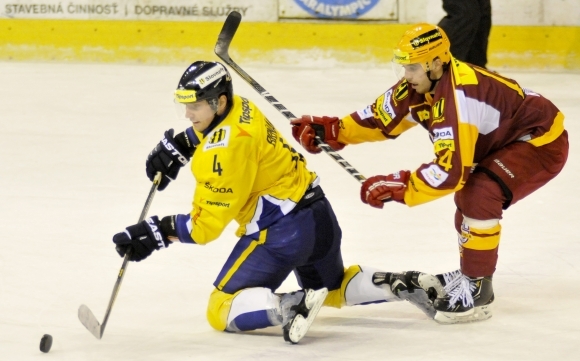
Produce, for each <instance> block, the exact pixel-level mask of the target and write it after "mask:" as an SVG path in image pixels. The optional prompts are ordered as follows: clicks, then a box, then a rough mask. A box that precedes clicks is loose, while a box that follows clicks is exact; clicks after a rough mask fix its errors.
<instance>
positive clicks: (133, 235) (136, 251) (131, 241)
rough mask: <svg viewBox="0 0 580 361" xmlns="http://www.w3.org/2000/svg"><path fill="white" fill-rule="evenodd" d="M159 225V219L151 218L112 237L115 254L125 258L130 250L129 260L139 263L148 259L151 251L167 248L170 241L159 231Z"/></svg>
mask: <svg viewBox="0 0 580 361" xmlns="http://www.w3.org/2000/svg"><path fill="white" fill-rule="evenodd" d="M160 223H161V222H159V218H157V216H153V217H151V218H148V219H146V220H144V221H143V222H141V223H137V224H134V225H132V226H129V227H127V230H126V231H125V232H121V233H117V234H116V235H114V236H113V242H114V243H115V244H116V245H117V247H116V248H117V253H119V255H120V256H121V257H125V253H127V252H128V251H129V249H130V248H132V249H133V253H132V254H131V258H130V260H131V261H136V262H139V261H141V260H144V259H145V258H147V257H149V255H150V254H151V253H153V251H155V250H158V249H161V248H167V247H168V246H169V244H171V241H170V240H168V239H167V236H165V235H164V234H163V232H162V231H161V225H160Z"/></svg>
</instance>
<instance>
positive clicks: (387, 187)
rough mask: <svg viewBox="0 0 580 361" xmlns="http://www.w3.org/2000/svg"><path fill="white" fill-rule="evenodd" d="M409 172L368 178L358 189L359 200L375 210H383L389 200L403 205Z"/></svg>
mask: <svg viewBox="0 0 580 361" xmlns="http://www.w3.org/2000/svg"><path fill="white" fill-rule="evenodd" d="M410 175H411V172H409V171H408V170H402V171H400V172H397V173H393V174H389V175H376V176H374V177H370V178H368V179H367V180H366V181H365V182H364V183H363V184H362V187H361V189H360V199H361V200H362V201H363V203H366V204H368V205H370V206H372V207H375V208H383V205H384V202H389V201H391V200H393V201H396V202H400V203H404V198H405V189H406V188H407V182H408V181H409V176H410Z"/></svg>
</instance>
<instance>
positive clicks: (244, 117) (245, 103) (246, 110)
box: [240, 98, 252, 124]
mask: <svg viewBox="0 0 580 361" xmlns="http://www.w3.org/2000/svg"><path fill="white" fill-rule="evenodd" d="M250 110H251V109H250V101H249V100H248V99H246V98H242V114H241V115H240V123H245V124H250V121H251V120H252V117H251V116H250Z"/></svg>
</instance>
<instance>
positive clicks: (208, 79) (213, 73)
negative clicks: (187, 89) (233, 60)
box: [193, 64, 227, 89]
mask: <svg viewBox="0 0 580 361" xmlns="http://www.w3.org/2000/svg"><path fill="white" fill-rule="evenodd" d="M226 74H227V71H226V68H224V67H223V65H221V64H217V66H215V67H213V68H211V69H209V70H208V71H206V72H204V73H202V74H201V75H200V76H198V77H197V78H195V79H194V80H193V81H194V82H195V83H197V84H199V88H200V89H203V88H205V87H206V86H208V85H210V84H211V83H212V82H213V81H214V80H215V79H218V78H220V77H222V76H224V75H226Z"/></svg>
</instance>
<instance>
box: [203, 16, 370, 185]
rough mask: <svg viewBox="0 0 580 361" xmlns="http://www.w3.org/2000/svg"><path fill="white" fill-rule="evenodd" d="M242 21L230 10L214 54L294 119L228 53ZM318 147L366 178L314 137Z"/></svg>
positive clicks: (292, 117) (288, 111)
mask: <svg viewBox="0 0 580 361" xmlns="http://www.w3.org/2000/svg"><path fill="white" fill-rule="evenodd" d="M241 21H242V15H241V14H240V13H239V12H237V11H232V12H231V13H230V14H229V15H228V17H227V18H226V21H225V22H224V26H223V27H222V30H221V31H220V33H219V35H218V40H217V42H216V44H215V48H214V52H215V53H216V55H217V56H218V57H219V58H220V59H221V60H223V61H224V62H225V63H226V64H227V65H228V66H229V67H230V68H232V69H233V70H234V71H235V72H236V73H238V75H239V76H241V77H242V79H244V80H245V81H246V82H247V83H248V84H250V85H251V86H252V87H253V88H254V90H256V91H257V92H258V93H259V94H260V95H261V96H262V97H263V98H264V99H266V100H267V101H268V102H269V103H270V104H272V106H273V107H274V108H276V109H277V110H278V111H279V112H280V113H282V115H284V116H285V117H286V119H288V120H292V119H295V118H296V116H295V115H294V114H292V112H291V111H290V110H288V109H287V108H286V107H285V106H284V104H282V103H280V102H279V101H278V99H276V98H275V97H274V96H273V95H272V94H270V92H268V91H267V90H266V89H264V88H263V87H262V86H261V85H260V84H259V83H258V82H257V81H256V80H254V78H252V77H251V76H250V75H249V74H248V73H246V72H245V71H244V69H242V68H241V67H240V66H239V65H238V64H236V62H235V61H233V60H232V58H231V57H230V54H229V49H230V44H231V43H232V40H233V39H234V35H236V31H237V30H238V27H239V26H240V23H241ZM316 141H317V143H318V147H320V148H321V149H322V150H323V151H324V152H325V153H326V154H328V155H329V156H330V157H331V158H332V159H334V160H335V161H336V162H337V163H338V164H339V165H340V166H341V167H343V168H344V169H345V170H346V171H347V172H348V173H349V174H350V175H352V176H353V177H354V178H355V179H356V180H358V181H359V183H363V182H364V181H365V180H366V178H365V176H363V175H362V174H360V173H359V171H358V170H356V169H355V168H354V167H353V166H351V165H350V164H349V163H348V162H347V161H346V160H345V159H344V158H343V157H342V156H341V155H340V154H338V153H337V152H336V151H334V149H332V148H331V147H330V146H329V145H328V144H326V143H324V141H322V139H320V138H319V137H316Z"/></svg>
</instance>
